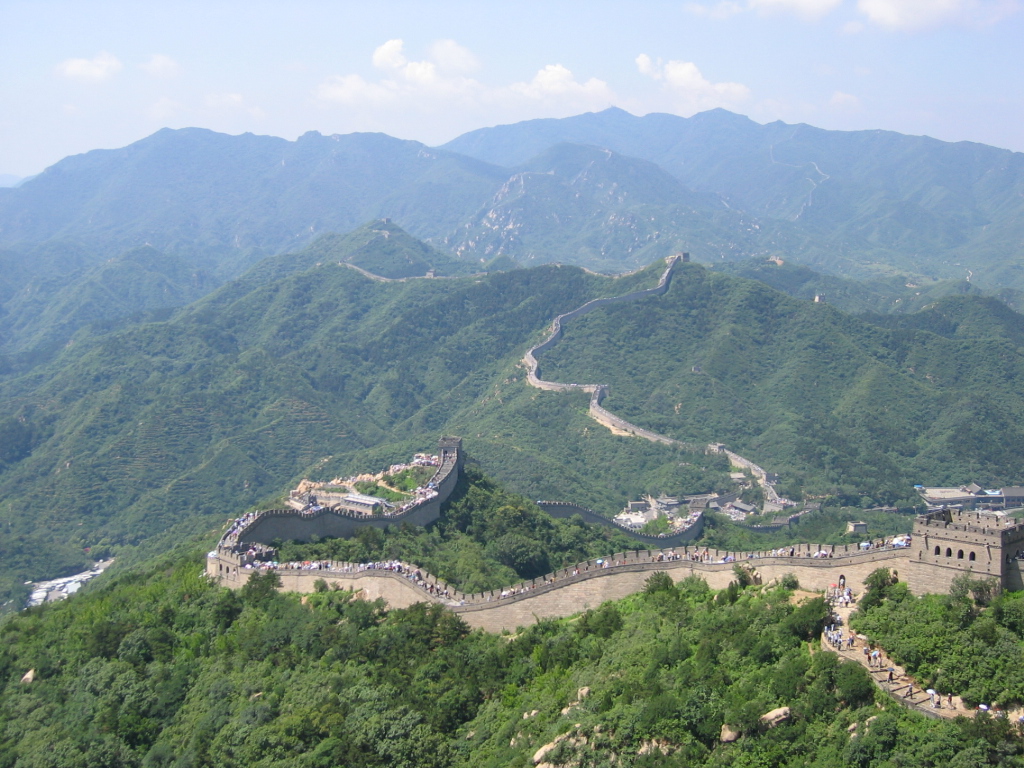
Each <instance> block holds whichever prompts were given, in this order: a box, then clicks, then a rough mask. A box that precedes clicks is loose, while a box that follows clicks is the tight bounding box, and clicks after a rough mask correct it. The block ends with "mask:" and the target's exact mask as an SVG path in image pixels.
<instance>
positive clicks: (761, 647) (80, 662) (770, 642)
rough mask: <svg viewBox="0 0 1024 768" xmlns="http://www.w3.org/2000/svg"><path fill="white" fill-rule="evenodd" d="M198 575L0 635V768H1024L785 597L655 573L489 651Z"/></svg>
mask: <svg viewBox="0 0 1024 768" xmlns="http://www.w3.org/2000/svg"><path fill="white" fill-rule="evenodd" d="M201 555H202V548H200V547H195V548H192V549H189V548H187V547H185V548H179V549H178V550H177V551H175V552H174V553H171V554H169V555H165V556H163V557H161V558H158V559H157V560H155V561H153V562H152V563H151V564H150V565H149V566H148V567H145V568H139V569H137V570H134V571H133V572H130V573H124V574H121V575H120V576H116V577H114V578H112V579H110V580H108V581H106V582H105V583H101V584H96V585H95V586H94V587H93V588H91V589H89V590H88V591H87V592H86V593H85V594H81V595H78V596H76V597H75V598H74V599H72V600H69V601H67V602H66V603H63V604H58V605H54V606H45V607H41V608H36V609H32V610H30V611H27V612H25V613H23V614H21V615H19V616H17V617H14V618H12V619H10V620H8V621H6V622H5V623H4V624H3V625H0V638H2V639H3V642H2V643H0V765H2V766H5V768H6V766H12V767H13V766H26V767H27V768H29V767H30V768H44V767H51V766H52V768H77V767H78V766H81V768H97V766H123V767H126V768H127V767H131V766H146V768H151V767H154V766H168V767H170V766H175V767H180V768H184V767H185V766H192V767H195V768H199V767H200V766H211V767H212V766H216V767H217V768H220V767H221V766H239V767H241V766H245V767H246V768H260V767H261V766H262V767H267V768H269V767H271V766H280V767H281V768H283V767H284V766H289V767H292V766H323V767H324V768H327V767H328V766H338V765H365V766H387V768H397V767H406V766H407V767H408V768H431V767H433V766H436V767H437V768H442V767H444V768H447V767H448V766H474V767H475V766H502V767H503V768H504V766H528V765H533V764H534V763H535V762H540V761H541V760H542V759H546V760H547V762H548V764H553V765H577V764H578V765H594V766H597V765H608V764H610V763H612V762H614V764H616V765H622V766H647V767H649V766H666V767H667V766H708V767H709V768H710V767H711V766H735V765H758V766H762V765H763V766H769V765H770V766H806V765H815V766H822V767H826V766H828V767H832V766H836V767H837V768H838V766H851V765H853V766H860V767H862V768H869V767H874V766H877V767H878V768H882V767H883V766H891V765H915V766H921V767H922V768H929V767H932V766H934V767H935V768H939V767H941V768H945V767H946V766H984V765H1002V766H1013V765H1020V764H1021V754H1022V750H1024V743H1022V741H1021V739H1020V737H1019V735H1018V734H1017V732H1016V729H1015V728H1014V726H1013V725H1011V724H1010V723H1009V722H1008V721H1007V720H997V719H992V718H989V717H987V716H985V715H982V716H979V717H978V718H976V719H961V720H957V721H949V720H941V721H935V720H929V719H926V718H924V717H922V716H921V715H917V714H913V713H911V712H908V711H906V710H904V709H903V708H902V707H901V706H900V705H899V704H897V703H895V702H893V701H892V700H890V699H887V698H885V697H883V696H882V695H881V694H879V693H878V692H877V691H876V688H875V686H874V684H873V683H872V681H871V680H870V679H869V677H868V675H867V673H866V672H865V670H864V668H863V667H861V666H860V665H858V664H855V663H852V662H843V661H840V660H839V659H838V657H837V656H836V655H835V654H833V653H830V652H827V651H824V650H821V649H818V648H817V647H816V638H817V637H818V635H819V633H820V631H821V628H822V625H823V624H824V621H825V617H826V608H825V605H824V602H823V600H822V599H821V598H812V599H809V600H808V599H806V597H799V596H798V595H796V594H794V593H793V592H791V591H790V590H788V589H785V588H782V587H769V588H755V587H745V588H744V587H741V586H740V585H739V584H738V583H737V584H733V585H732V586H731V587H730V588H729V589H727V590H723V591H722V592H720V593H717V594H716V593H713V592H712V591H710V590H709V589H708V587H707V585H706V584H705V583H704V582H703V581H702V580H700V579H696V578H690V579H687V580H685V581H683V582H681V583H680V584H679V585H678V586H675V585H673V584H672V583H671V580H670V579H667V578H665V577H664V574H660V575H659V574H656V575H654V576H652V577H651V578H650V579H649V580H648V582H647V588H646V590H645V591H644V592H643V593H640V594H637V595H634V596H633V597H631V598H628V599H626V600H623V601H619V602H615V603H606V604H604V605H602V606H601V607H600V608H597V609H594V610H588V611H586V612H584V613H583V614H582V615H579V616H577V617H574V618H571V619H567V620H558V621H545V622H541V623H539V624H537V625H534V626H532V627H529V628H526V629H523V630H521V631H519V632H517V633H516V634H515V635H514V636H496V635H486V634H483V633H482V632H479V631H477V632H470V631H469V630H468V627H467V626H466V625H465V624H464V623H463V622H462V621H461V620H460V619H459V618H457V617H456V616H455V615H454V614H452V613H450V612H447V611H446V610H445V609H444V608H443V607H441V606H438V605H435V606H427V605H426V604H422V603H421V604H419V605H415V606H413V607H411V608H408V609H404V610H391V611H389V610H387V609H386V608H385V606H384V605H382V604H380V603H373V602H366V601H362V600H358V599H353V596H352V595H351V593H349V592H344V591H330V590H326V591H322V592H318V593H315V594H311V595H307V596H299V595H288V594H281V593H278V592H276V591H274V579H275V576H274V575H273V574H272V573H271V574H268V576H267V577H259V578H254V579H253V580H251V581H250V583H249V584H248V585H247V586H246V587H244V588H243V589H242V590H240V591H239V592H231V591H229V590H227V589H225V588H221V587H218V586H215V585H213V584H212V583H211V582H209V581H208V580H206V579H205V578H204V577H203V576H202V575H201V566H200V564H199V563H197V562H196V561H197V560H198V559H199V558H200V557H201ZM1017 642H1018V643H1019V638H1018V640H1017ZM992 656H993V658H998V659H999V660H1000V661H1006V660H1007V659H1008V658H1009V656H1008V655H1007V654H1006V653H1005V652H1003V651H1001V652H1000V653H999V654H992ZM26 676H27V677H26ZM780 707H786V708H788V711H787V714H786V715H785V716H784V717H782V718H781V719H780V721H779V722H778V723H777V724H775V725H774V726H770V725H768V723H767V722H765V721H763V720H762V716H763V715H765V714H767V713H769V712H771V711H773V710H776V709H778V708H780ZM538 755H541V758H538V757H537V756H538Z"/></svg>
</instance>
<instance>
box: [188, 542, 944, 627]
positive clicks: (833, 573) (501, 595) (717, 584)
mask: <svg viewBox="0 0 1024 768" xmlns="http://www.w3.org/2000/svg"><path fill="white" fill-rule="evenodd" d="M793 549H794V554H793V555H792V556H788V555H785V556H780V555H773V554H772V553H771V552H753V553H735V554H730V553H727V552H721V551H718V550H712V551H708V550H706V549H705V550H702V549H701V548H700V547H684V548H681V551H679V552H678V554H679V555H681V557H680V558H679V559H675V560H671V559H662V560H659V557H660V558H666V557H667V556H668V555H670V554H671V552H672V549H671V548H668V547H666V548H665V549H662V550H634V551H630V552H625V553H617V554H614V555H611V556H610V557H608V558H602V560H603V561H604V562H602V563H599V562H598V561H597V560H589V561H586V562H583V563H579V564H577V565H576V566H574V567H571V568H565V569H560V570H559V571H557V572H555V573H551V574H548V575H546V576H544V577H543V578H538V579H533V580H530V581H525V582H521V583H519V584H516V585H512V586H511V587H509V588H508V589H505V590H493V591H488V592H482V593H475V594H464V593H461V592H459V591H458V590H455V589H452V588H449V587H447V585H445V584H444V582H442V581H440V580H438V579H436V578H435V577H434V576H431V575H430V574H426V573H423V572H422V571H420V572H421V573H422V576H423V579H424V582H425V583H429V584H433V585H436V586H437V587H438V588H440V589H441V590H445V589H447V590H448V592H449V595H448V597H447V598H441V597H439V596H437V595H436V594H430V593H428V592H427V591H425V590H424V589H423V588H422V586H417V584H416V583H414V582H413V581H412V580H410V579H409V577H408V575H402V574H397V573H393V572H389V571H382V570H364V571H354V572H345V571H344V570H342V569H340V568H339V569H338V570H301V569H287V568H285V569H280V570H278V571H277V573H278V574H279V575H280V576H281V579H282V589H285V590H289V591H295V592H312V591H313V590H314V585H315V584H316V582H317V581H319V580H321V579H323V580H324V581H326V582H327V583H328V584H337V585H338V586H339V587H341V588H344V589H352V590H356V591H358V592H359V593H360V596H361V597H364V598H366V599H376V598H382V599H383V600H385V601H386V602H388V604H389V605H391V606H392V607H406V606H408V605H411V604H412V603H416V602H440V603H444V604H445V605H447V606H448V607H449V608H450V609H451V610H452V611H454V612H456V613H458V614H459V615H460V616H462V617H463V619H465V620H466V622H467V623H469V624H470V626H473V627H478V628H481V629H484V630H486V631H489V632H500V631H502V630H506V629H507V630H514V629H515V628H516V627H519V626H523V625H527V624H532V623H534V622H535V621H538V620H540V619H544V618H553V617H563V616H570V615H572V614H574V613H578V612H579V611H582V610H585V609H586V608H588V607H590V608H594V607H597V606H598V605H600V604H601V603H602V602H604V601H606V600H617V599H621V598H623V597H626V596H627V595H630V594H633V593H635V592H637V591H639V590H641V589H642V588H643V585H644V582H645V581H646V580H647V578H648V577H649V576H650V575H651V574H652V573H655V572H657V571H665V572H666V573H668V574H670V575H671V576H672V578H673V580H675V581H677V582H678V581H681V580H682V579H684V578H686V577H687V576H690V575H691V574H695V575H698V576H700V577H701V578H703V579H705V580H706V581H707V582H708V584H709V585H710V586H711V587H713V588H715V589H721V588H724V587H726V586H728V584H729V582H730V581H732V580H733V579H734V578H735V575H734V572H733V568H734V567H735V565H736V564H737V563H739V564H742V565H745V566H748V567H751V568H753V569H754V570H755V572H756V574H757V575H758V577H759V578H760V579H761V581H762V583H765V582H768V581H771V580H772V579H781V578H782V577H783V576H785V575H786V574H793V575H794V576H796V578H797V579H798V580H799V582H800V585H801V587H803V588H805V589H810V590H824V589H826V588H828V587H829V586H831V585H832V584H837V583H838V582H839V580H840V578H842V577H845V579H846V583H847V584H849V585H850V586H853V587H854V588H855V589H856V588H857V586H858V585H860V584H862V583H863V581H864V579H866V578H867V576H868V574H870V573H871V572H872V571H873V570H875V569H876V568H880V567H888V568H892V569H894V570H896V571H898V572H899V573H900V575H901V576H904V575H905V574H907V575H911V578H910V579H908V580H909V581H910V585H909V586H910V588H911V590H912V591H913V592H914V593H915V594H921V593H923V592H925V591H929V590H928V589H923V588H922V587H925V586H927V583H926V582H925V581H921V580H919V579H917V578H915V577H914V576H913V575H912V574H913V573H914V572H913V571H912V570H910V569H908V568H907V565H908V563H909V559H910V552H909V550H908V549H872V550H866V551H861V550H860V549H859V548H858V547H856V546H853V547H850V546H843V547H831V548H828V549H830V550H831V551H832V552H833V557H832V558H821V559H818V558H813V557H810V555H811V554H812V553H814V552H817V551H819V550H820V549H821V546H820V545H814V544H802V545H799V546H797V547H794V548H793ZM705 553H706V554H705ZM701 555H704V556H705V557H706V561H697V560H694V559H691V558H693V557H700V556H701ZM727 556H729V557H730V558H732V559H731V560H730V561H729V562H721V561H722V560H723V559H727ZM349 567H351V566H349ZM408 568H409V569H410V570H415V566H408ZM255 572H256V571H254V570H251V569H247V568H244V567H242V566H241V560H240V558H239V556H237V555H232V554H230V553H226V552H215V553H211V556H210V557H208V558H207V573H208V574H209V575H210V576H211V577H212V578H214V579H217V580H218V581H219V582H220V583H222V584H224V585H225V586H228V587H231V588H238V587H241V586H242V585H244V584H245V582H246V581H248V579H249V576H250V575H251V574H252V573H255Z"/></svg>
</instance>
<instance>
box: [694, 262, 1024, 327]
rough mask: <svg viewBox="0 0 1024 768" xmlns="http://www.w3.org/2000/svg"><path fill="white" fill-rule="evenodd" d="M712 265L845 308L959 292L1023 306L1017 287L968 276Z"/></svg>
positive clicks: (873, 308) (872, 308) (911, 308)
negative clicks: (986, 284)
mask: <svg viewBox="0 0 1024 768" xmlns="http://www.w3.org/2000/svg"><path fill="white" fill-rule="evenodd" d="M710 266H711V267H713V268H714V269H715V271H716V272H722V273H724V274H727V275H735V276H737V277H748V278H750V279H752V280H760V281H761V282H763V283H767V284H768V285H770V286H771V287H772V288H775V289H777V290H779V291H782V292H783V293H788V294H789V295H790V296H793V297H795V298H798V299H806V300H808V301H810V300H813V299H814V298H815V297H816V296H817V297H819V298H820V299H822V300H824V301H825V302H827V303H828V304H831V305H832V306H834V307H838V308H839V309H841V310H843V311H844V312H853V313H859V312H875V313H881V314H889V313H892V314H903V313H907V312H917V311H918V310H920V309H922V308H924V307H927V306H929V305H931V304H933V303H934V302H936V301H938V300H939V299H942V298H944V297H946V296H954V295H970V296H986V295H994V296H996V297H997V298H998V299H999V300H1000V301H1002V302H1004V303H1005V304H1006V305H1007V306H1009V307H1011V308H1013V309H1014V310H1018V311H1019V310H1020V309H1022V308H1024V297H1022V294H1021V292H1020V291H1018V290H1016V289H1013V288H1007V287H1003V288H1002V289H1000V290H993V291H992V292H991V293H988V292H986V291H983V290H982V289H981V288H979V287H978V286H977V285H976V284H974V283H970V282H967V281H966V280H929V279H925V278H916V280H917V282H914V281H908V279H907V278H906V277H903V276H898V275H894V276H892V277H879V278H874V279H866V280H851V279H849V278H843V277H837V276H835V275H828V274H825V273H823V272H816V271H815V270H813V269H811V268H810V267H805V266H803V265H800V264H793V263H791V262H788V261H787V262H783V263H781V264H780V263H778V262H777V261H768V260H765V259H749V260H747V261H730V262H723V263H716V264H713V265H710Z"/></svg>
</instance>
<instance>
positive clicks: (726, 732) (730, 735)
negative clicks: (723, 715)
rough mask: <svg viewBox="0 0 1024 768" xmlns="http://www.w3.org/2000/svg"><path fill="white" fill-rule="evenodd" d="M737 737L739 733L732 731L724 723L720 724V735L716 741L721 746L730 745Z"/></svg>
mask: <svg viewBox="0 0 1024 768" xmlns="http://www.w3.org/2000/svg"><path fill="white" fill-rule="evenodd" d="M739 737H740V732H739V731H734V730H733V729H732V728H730V727H729V726H728V725H727V724H726V723H722V733H721V734H720V735H719V736H718V740H719V741H720V742H722V743H723V744H732V743H733V742H734V741H736V739H738V738H739Z"/></svg>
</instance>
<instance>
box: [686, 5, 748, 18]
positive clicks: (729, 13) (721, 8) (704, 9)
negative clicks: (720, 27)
mask: <svg viewBox="0 0 1024 768" xmlns="http://www.w3.org/2000/svg"><path fill="white" fill-rule="evenodd" d="M683 8H684V9H685V10H686V11H687V13H691V14H693V15H694V16H700V17H702V18H705V19H728V18H731V17H733V16H735V15H736V14H737V13H740V12H742V11H743V6H742V5H740V4H739V3H735V2H732V0H721V1H720V2H717V3H715V4H714V5H704V4H702V3H687V4H686V5H684V6H683Z"/></svg>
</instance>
